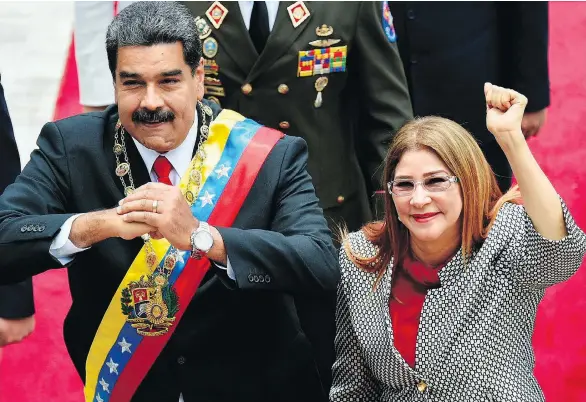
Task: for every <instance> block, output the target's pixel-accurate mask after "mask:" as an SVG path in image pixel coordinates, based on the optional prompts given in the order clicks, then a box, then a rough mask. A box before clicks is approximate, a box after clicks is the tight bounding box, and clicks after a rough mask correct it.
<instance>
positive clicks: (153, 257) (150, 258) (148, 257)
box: [146, 251, 157, 268]
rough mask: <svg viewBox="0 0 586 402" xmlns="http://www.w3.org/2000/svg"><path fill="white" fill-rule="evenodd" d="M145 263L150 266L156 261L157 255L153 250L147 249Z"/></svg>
mask: <svg viewBox="0 0 586 402" xmlns="http://www.w3.org/2000/svg"><path fill="white" fill-rule="evenodd" d="M146 263H147V265H148V266H149V267H151V268H152V267H154V266H155V264H156V263H157V255H156V254H155V253H154V252H153V251H147V255H146Z"/></svg>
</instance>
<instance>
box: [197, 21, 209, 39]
mask: <svg viewBox="0 0 586 402" xmlns="http://www.w3.org/2000/svg"><path fill="white" fill-rule="evenodd" d="M195 26H196V28H197V33H198V35H199V39H201V40H204V39H205V38H207V37H208V36H210V34H211V33H212V28H210V26H209V25H208V23H207V22H206V20H204V19H203V18H202V17H200V16H197V17H195Z"/></svg>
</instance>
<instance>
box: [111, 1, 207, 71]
mask: <svg viewBox="0 0 586 402" xmlns="http://www.w3.org/2000/svg"><path fill="white" fill-rule="evenodd" d="M175 42H181V43H182V44H183V57H184V59H185V62H186V63H187V65H189V66H190V67H191V74H195V69H196V68H197V66H198V64H199V61H200V59H201V56H202V50H201V41H200V39H199V36H198V32H197V27H196V25H195V20H194V18H193V16H192V15H191V13H190V12H189V9H188V8H187V7H185V6H184V5H182V4H179V3H177V2H174V1H169V2H167V1H139V2H136V3H133V4H131V5H130V6H128V7H126V8H124V9H123V10H122V11H121V12H120V14H118V15H117V16H116V17H114V20H113V21H112V22H111V23H110V26H109V27H108V32H107V33H106V52H107V53H108V65H109V67H110V72H111V73H112V78H114V81H116V62H117V59H118V49H120V48H121V47H124V46H153V45H157V44H161V43H175Z"/></svg>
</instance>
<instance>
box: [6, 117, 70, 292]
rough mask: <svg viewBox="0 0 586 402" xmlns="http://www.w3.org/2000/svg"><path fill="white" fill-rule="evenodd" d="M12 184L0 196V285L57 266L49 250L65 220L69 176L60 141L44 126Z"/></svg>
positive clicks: (52, 129) (50, 126) (50, 125)
mask: <svg viewBox="0 0 586 402" xmlns="http://www.w3.org/2000/svg"><path fill="white" fill-rule="evenodd" d="M37 146H38V149H35V151H33V153H32V154H31V159H30V161H29V163H28V164H27V165H26V166H25V168H24V170H23V171H22V173H21V174H20V175H19V176H18V178H17V179H16V182H15V183H14V184H13V185H11V186H9V187H8V188H7V189H6V191H4V193H3V194H2V195H1V196H0V284H9V283H15V282H20V281H23V280H25V279H27V278H28V277H30V276H33V275H35V274H38V273H40V272H43V271H46V270H48V269H51V268H57V267H60V264H59V262H58V261H57V260H55V259H54V258H53V257H52V256H51V255H50V254H49V246H50V245H51V242H52V240H53V238H54V237H55V235H56V234H57V233H58V232H59V229H60V227H61V225H63V223H65V221H66V220H67V219H68V218H69V217H70V216H72V215H73V214H67V213H65V211H66V207H67V201H68V196H69V188H70V182H69V180H70V175H69V168H68V162H67V155H66V152H65V146H64V143H63V138H62V136H61V133H60V132H59V129H58V128H57V126H56V125H55V124H54V123H47V124H45V126H44V127H43V129H42V130H41V134H40V135H39V139H38V140H37Z"/></svg>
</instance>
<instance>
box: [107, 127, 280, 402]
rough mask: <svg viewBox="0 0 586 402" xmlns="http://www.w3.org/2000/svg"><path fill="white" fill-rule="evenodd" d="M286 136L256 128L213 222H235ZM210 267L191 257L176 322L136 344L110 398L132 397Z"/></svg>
mask: <svg viewBox="0 0 586 402" xmlns="http://www.w3.org/2000/svg"><path fill="white" fill-rule="evenodd" d="M283 136H284V135H283V134H282V133H280V132H278V131H276V130H273V129H270V128H267V127H261V128H260V129H259V130H258V131H257V133H256V134H255V136H254V137H253V138H252V140H251V141H250V143H249V144H248V145H247V147H246V148H245V149H244V152H243V153H242V156H241V157H240V160H239V161H238V164H237V165H236V167H235V168H234V171H233V172H232V175H231V177H230V180H229V181H228V183H227V184H226V187H225V188H224V191H223V192H222V195H221V196H220V198H219V199H218V201H217V203H216V206H215V207H214V210H213V211H212V213H211V215H210V218H209V220H208V223H209V224H210V225H212V226H224V227H229V226H231V225H232V224H233V223H234V220H235V219H236V216H237V215H238V213H239V212H240V208H241V207H242V204H243V203H244V200H245V199H246V197H247V196H248V193H249V192H250V189H251V188H252V185H253V184H254V181H255V180H256V178H257V176H258V173H259V171H260V169H261V168H262V165H263V164H264V162H265V160H266V158H267V156H268V155H269V153H270V152H271V150H272V149H273V147H274V146H275V144H276V143H277V141H278V140H279V139H281V138H283ZM209 268H210V262H209V260H208V259H207V258H202V259H201V260H195V259H193V258H190V259H189V261H188V262H187V264H186V265H185V267H184V268H183V272H182V273H181V275H180V276H179V278H177V281H175V285H174V288H175V289H176V291H177V294H178V296H179V303H180V309H179V311H178V312H177V315H176V321H175V324H174V325H173V326H171V328H169V332H168V333H167V334H165V335H161V336H155V337H145V338H143V340H142V342H141V343H140V345H139V346H138V347H137V348H136V350H135V352H134V356H133V357H132V358H131V359H130V360H129V361H128V363H127V364H126V367H125V368H124V370H123V371H122V372H121V373H120V378H118V381H117V382H116V385H115V386H114V389H113V390H112V395H111V396H110V402H128V401H130V400H131V399H132V396H133V395H134V393H135V392H136V390H137V388H138V386H139V385H140V384H141V382H142V381H143V379H144V377H145V376H146V374H147V372H148V371H149V370H150V368H151V367H152V366H153V364H154V362H155V360H156V359H157V357H159V354H160V353H161V351H162V350H163V348H164V347H165V345H166V344H167V342H168V341H169V339H170V338H171V335H173V333H174V332H175V328H177V325H178V324H179V321H181V318H182V317H183V313H184V312H185V310H186V308H187V305H188V304H189V303H190V302H191V299H192V298H193V296H195V292H196V290H197V288H198V287H199V285H200V283H201V281H202V280H203V278H204V276H205V274H206V273H207V271H208V269H209ZM159 386H164V384H159Z"/></svg>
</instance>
